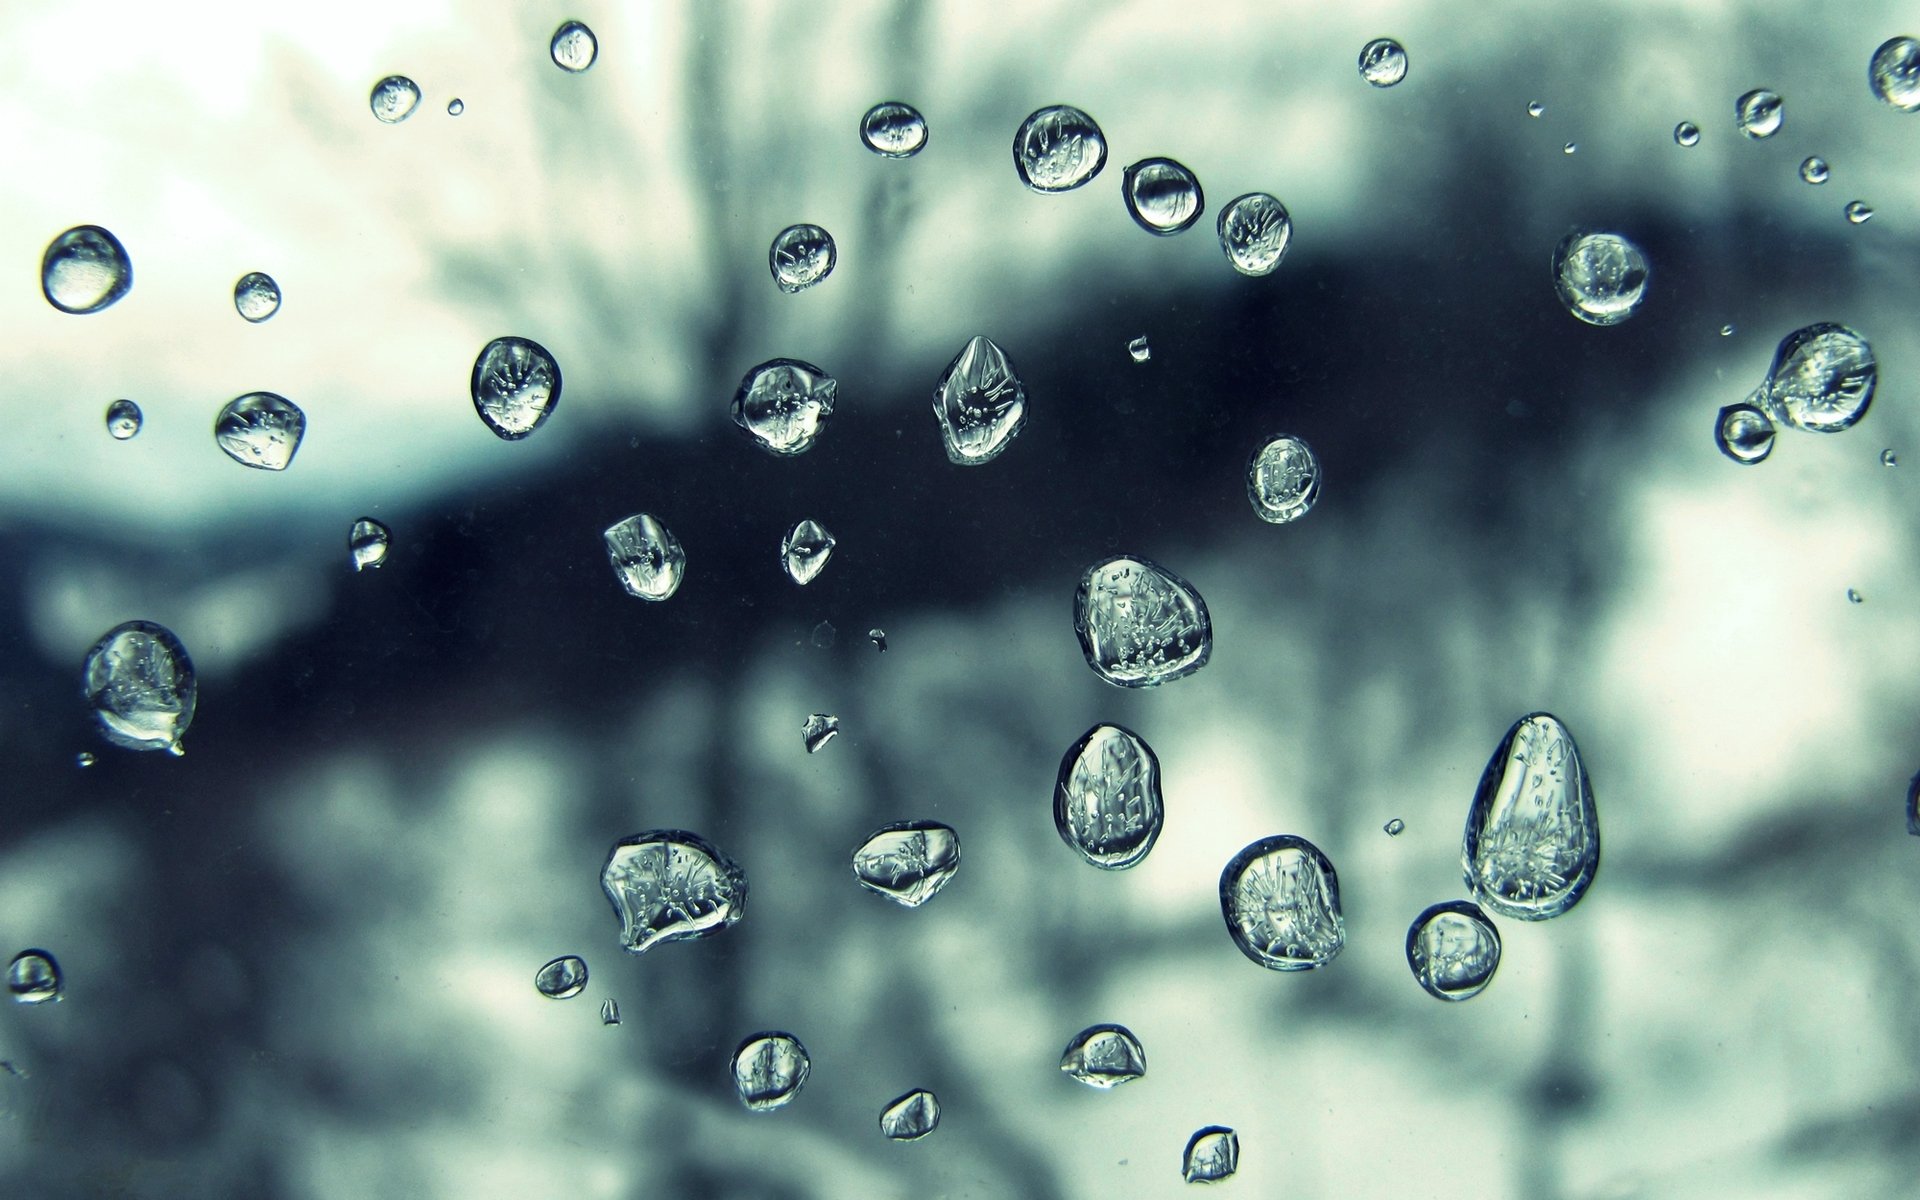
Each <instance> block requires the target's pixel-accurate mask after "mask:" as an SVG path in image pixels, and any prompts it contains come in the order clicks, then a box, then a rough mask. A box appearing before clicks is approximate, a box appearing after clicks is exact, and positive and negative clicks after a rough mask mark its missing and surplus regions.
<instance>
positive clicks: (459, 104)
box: [447, 96, 467, 117]
mask: <svg viewBox="0 0 1920 1200" xmlns="http://www.w3.org/2000/svg"><path fill="white" fill-rule="evenodd" d="M465 111H467V102H466V101H465V100H462V99H461V98H460V97H458V96H455V97H454V98H453V99H451V100H449V101H447V115H448V116H450V117H457V116H459V115H460V114H461V113H463V112H465Z"/></svg>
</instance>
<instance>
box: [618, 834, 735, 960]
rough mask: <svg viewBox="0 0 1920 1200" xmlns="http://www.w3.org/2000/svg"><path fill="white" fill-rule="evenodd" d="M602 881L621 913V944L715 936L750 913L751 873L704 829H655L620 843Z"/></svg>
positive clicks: (638, 948)
mask: <svg viewBox="0 0 1920 1200" xmlns="http://www.w3.org/2000/svg"><path fill="white" fill-rule="evenodd" d="M600 886H601V887H602V888H604V889H606V893H607V899H608V900H610V901H612V903H613V913H614V915H615V916H617V917H619V918H620V944H621V945H622V946H624V947H625V948H626V949H627V950H629V951H631V952H632V953H634V954H645V953H646V952H647V951H648V950H651V949H653V948H654V947H655V946H659V945H664V944H666V943H668V942H685V941H694V940H697V939H700V938H705V937H711V936H713V935H714V934H716V933H719V932H720V931H721V930H723V929H727V928H729V927H731V926H733V925H735V924H738V923H739V921H740V919H741V918H742V917H744V916H746V914H747V876H746V873H745V872H744V871H742V870H741V869H740V868H739V866H738V865H737V864H735V863H734V861H733V860H732V859H730V858H728V857H727V856H726V855H724V854H722V853H721V852H720V851H719V850H718V849H716V848H715V847H714V845H713V843H711V842H709V841H707V840H706V839H705V838H703V837H701V836H700V835H698V834H694V833H688V832H686V831H685V830H681V829H654V830H650V831H648V832H646V833H637V834H635V835H633V836H632V837H630V838H625V839H623V840H621V841H619V842H616V843H614V847H613V850H612V851H611V852H610V853H609V854H608V855H607V865H606V866H605V867H604V868H602V869H601V872H600Z"/></svg>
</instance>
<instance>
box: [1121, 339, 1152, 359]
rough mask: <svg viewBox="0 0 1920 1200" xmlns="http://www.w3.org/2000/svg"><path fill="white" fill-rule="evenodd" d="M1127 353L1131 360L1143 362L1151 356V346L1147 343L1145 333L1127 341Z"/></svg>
mask: <svg viewBox="0 0 1920 1200" xmlns="http://www.w3.org/2000/svg"><path fill="white" fill-rule="evenodd" d="M1127 353H1128V354H1129V355H1130V356H1132V358H1133V361H1135V362H1137V363H1143V362H1146V361H1147V360H1148V359H1150V358H1152V357H1153V347H1151V346H1149V345H1147V337H1146V335H1145V334H1141V335H1140V336H1139V337H1137V338H1135V339H1133V340H1132V341H1130V342H1128V343H1127Z"/></svg>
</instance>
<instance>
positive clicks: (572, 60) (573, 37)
mask: <svg viewBox="0 0 1920 1200" xmlns="http://www.w3.org/2000/svg"><path fill="white" fill-rule="evenodd" d="M548 50H549V51H550V52H551V53H552V54H553V65H554V66H556V67H559V68H560V69H561V70H562V71H566V72H568V73H569V74H573V75H578V74H579V73H580V72H582V71H584V70H586V69H587V68H588V67H590V66H592V65H593V60H594V59H596V58H598V57H600V42H599V40H598V39H596V38H595V37H594V36H593V30H591V29H588V28H587V27H586V26H585V25H582V24H581V23H580V22H578V21H568V22H567V23H566V24H565V25H562V26H561V27H560V28H558V29H556V30H554V31H553V42H552V43H551V44H550V45H549V46H548Z"/></svg>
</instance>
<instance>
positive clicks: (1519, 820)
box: [1461, 712, 1600, 921]
mask: <svg viewBox="0 0 1920 1200" xmlns="http://www.w3.org/2000/svg"><path fill="white" fill-rule="evenodd" d="M1461 858H1462V862H1463V865H1464V866H1465V868H1466V878H1467V886H1468V887H1469V888H1470V889H1472V891H1473V894H1474V896H1475V898H1476V899H1478V900H1479V901H1480V902H1481V903H1482V904H1484V905H1486V906H1487V907H1488V908H1491V909H1492V910H1493V911H1494V912H1496V913H1499V914H1500V915H1501V916H1503V917H1512V918H1514V919H1515V920H1519V921H1544V920H1546V919H1547V918H1549V917H1557V916H1559V915H1560V914H1562V913H1564V912H1566V911H1567V910H1568V909H1570V908H1572V907H1573V906H1574V905H1575V904H1578V903H1579V902H1580V897H1582V896H1584V895H1585V894H1586V891H1587V888H1588V886H1589V885H1591V884H1592V883H1593V876H1594V873H1595V872H1596V871H1598V870H1599V868H1600V818H1599V813H1598V810H1596V809H1595V807H1594V802H1593V788H1592V785H1591V784H1589V783H1588V782H1587V769H1586V767H1585V765H1584V764H1582V763H1581V761H1580V751H1579V749H1578V748H1577V747H1575V745H1574V743H1573V735H1572V734H1571V733H1569V732H1567V727H1566V726H1565V725H1563V724H1561V723H1560V720H1559V718H1557V717H1555V716H1553V715H1551V714H1550V713H1543V712H1536V713H1528V714H1527V715H1526V716H1524V717H1521V718H1520V719H1519V720H1518V721H1515V722H1514V723H1513V728H1511V729H1509V730H1507V736H1506V737H1504V738H1502V739H1501V741H1500V745H1499V747H1498V748H1497V749H1496V750H1494V752H1493V758H1492V759H1491V760H1490V761H1489V762H1488V763H1487V770H1486V773H1485V774H1484V775H1482V776H1481V779H1480V787H1479V789H1478V790H1477V791H1476V792H1475V793H1474V797H1473V807H1472V809H1471V810H1470V811H1469V812H1468V814H1467V831H1466V837H1465V839H1464V844H1463V847H1462V854H1461Z"/></svg>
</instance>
